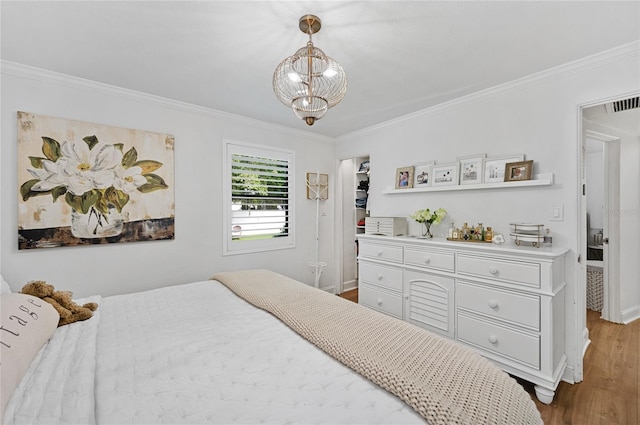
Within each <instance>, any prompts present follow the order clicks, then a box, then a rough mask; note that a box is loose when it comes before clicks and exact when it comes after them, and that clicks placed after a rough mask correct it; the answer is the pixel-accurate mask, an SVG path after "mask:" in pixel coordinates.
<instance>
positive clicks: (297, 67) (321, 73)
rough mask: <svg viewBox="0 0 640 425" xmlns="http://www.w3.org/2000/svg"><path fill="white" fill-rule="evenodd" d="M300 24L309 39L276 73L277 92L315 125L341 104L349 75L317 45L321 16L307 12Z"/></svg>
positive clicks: (307, 121)
mask: <svg viewBox="0 0 640 425" xmlns="http://www.w3.org/2000/svg"><path fill="white" fill-rule="evenodd" d="M298 26H299V27H300V31H302V32H303V33H305V34H308V35H309V41H308V42H307V45H306V46H305V47H302V48H300V49H298V51H297V52H295V53H294V54H293V55H292V56H289V57H288V58H286V59H285V60H283V61H282V62H280V65H278V67H277V68H276V70H275V71H274V73H273V91H274V92H275V94H276V97H277V98H278V99H279V100H280V102H282V103H283V104H284V105H286V106H288V107H290V108H291V109H293V112H294V113H295V114H296V116H297V117H298V118H300V119H303V120H304V121H305V122H306V123H307V125H313V123H314V122H316V121H317V120H319V119H320V118H322V117H324V115H325V114H326V113H327V110H328V109H329V108H332V107H334V106H335V105H337V104H338V103H340V101H341V100H342V98H343V97H344V95H345V93H346V92H347V76H346V75H345V73H344V70H343V69H342V67H341V66H340V64H339V63H338V62H336V61H334V60H333V59H331V58H330V57H329V56H327V55H325V54H324V52H323V51H322V50H320V49H318V48H317V47H315V46H314V45H313V42H312V40H311V36H312V34H315V33H317V32H318V31H320V28H321V26H322V24H321V22H320V19H319V18H318V17H317V16H314V15H305V16H303V17H302V18H300V22H299V25H298Z"/></svg>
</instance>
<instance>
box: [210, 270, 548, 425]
mask: <svg viewBox="0 0 640 425" xmlns="http://www.w3.org/2000/svg"><path fill="white" fill-rule="evenodd" d="M212 279H215V280H218V281H220V282H222V283H223V284H224V285H225V286H227V287H228V288H229V289H231V290H232V291H233V292H234V293H236V294H237V295H238V296H240V297H242V298H244V299H245V300H246V301H248V302H249V303H251V304H253V305H255V306H256V307H258V308H261V309H263V310H266V311H268V312H270V313H271V314H273V315H274V316H276V317H277V318H279V319H280V320H281V321H282V322H284V323H285V324H287V325H288V326H289V327H290V328H291V329H293V330H294V331H296V332H297V333H298V334H300V335H301V336H302V337H304V338H305V339H307V340H308V341H310V342H312V343H313V344H315V345H316V346H317V347H318V348H320V349H322V350H323V351H325V352H326V353H327V354H329V355H331V356H332V357H334V358H335V359H337V360H339V361H340V362H342V363H343V364H345V365H346V366H348V367H350V368H351V369H353V370H355V371H356V372H358V373H359V374H361V375H363V376H364V377H366V378H367V379H369V380H371V381H373V382H375V383H376V384H378V385H379V386H381V387H383V388H384V389H386V390H387V391H389V392H391V393H393V394H395V395H396V396H398V397H399V398H400V399H402V400H403V401H404V402H406V403H407V404H408V405H410V406H411V407H412V408H413V409H415V410H416V411H417V412H418V413H419V414H420V415H422V417H424V418H425V419H426V420H427V421H428V423H429V424H431V425H435V424H469V425H481V424H505V425H515V424H542V419H541V417H540V413H539V412H538V410H537V409H536V406H535V404H534V402H533V400H532V399H531V396H530V395H529V394H528V393H527V392H526V391H525V390H524V389H523V388H522V387H521V386H520V385H519V384H518V383H517V382H516V381H515V380H514V379H513V378H511V377H510V376H509V375H507V374H506V373H504V372H503V371H502V370H500V369H499V368H498V367H496V366H495V365H494V364H492V363H491V362H489V361H488V360H486V359H485V358H483V357H481V356H480V355H478V354H476V353H473V352H472V351H470V350H468V349H466V348H464V347H462V346H460V345H458V344H457V343H455V342H453V341H450V340H448V339H446V338H443V337H440V336H438V335H435V334H433V333H431V332H428V331H426V330H424V329H421V328H419V327H417V326H414V325H412V324H410V323H406V322H403V321H401V320H398V319H394V318H392V317H389V316H387V315H384V314H381V313H378V312H375V311H373V310H370V309H368V308H366V307H363V306H360V305H358V304H356V303H353V302H351V301H347V300H345V299H343V298H340V297H338V296H335V295H332V294H329V293H327V292H325V291H322V290H318V289H316V288H313V287H310V286H307V285H305V284H302V283H300V282H298V281H296V280H293V279H290V278H288V277H286V276H283V275H280V274H277V273H274V272H271V271H266V270H247V271H240V272H228V273H219V274H216V275H215V276H213V278H212Z"/></svg>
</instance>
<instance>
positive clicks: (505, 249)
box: [357, 234, 569, 258]
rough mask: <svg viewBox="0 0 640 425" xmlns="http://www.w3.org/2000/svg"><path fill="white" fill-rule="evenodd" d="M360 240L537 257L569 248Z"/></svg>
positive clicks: (414, 239)
mask: <svg viewBox="0 0 640 425" xmlns="http://www.w3.org/2000/svg"><path fill="white" fill-rule="evenodd" d="M357 237H358V239H359V240H363V241H372V242H374V241H375V242H389V243H401V244H407V245H416V246H423V247H434V248H435V247H437V248H446V249H452V250H457V251H473V252H477V253H482V252H484V253H496V254H516V255H523V254H524V255H528V256H536V257H546V258H556V257H560V256H562V255H564V254H566V253H567V252H568V251H569V249H568V248H564V247H557V246H554V247H540V248H536V247H534V246H530V245H521V246H517V245H515V244H509V242H511V241H508V242H506V243H504V244H501V245H498V244H494V243H481V242H457V241H449V240H447V239H444V238H431V239H423V238H419V237H415V236H382V235H367V234H360V235H357Z"/></svg>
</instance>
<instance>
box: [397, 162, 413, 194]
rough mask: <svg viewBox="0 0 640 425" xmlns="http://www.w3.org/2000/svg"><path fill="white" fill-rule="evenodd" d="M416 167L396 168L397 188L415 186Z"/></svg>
mask: <svg viewBox="0 0 640 425" xmlns="http://www.w3.org/2000/svg"><path fill="white" fill-rule="evenodd" d="M413 174H414V167H413V166H411V167H402V168H398V169H397V170H396V189H410V188H412V187H413Z"/></svg>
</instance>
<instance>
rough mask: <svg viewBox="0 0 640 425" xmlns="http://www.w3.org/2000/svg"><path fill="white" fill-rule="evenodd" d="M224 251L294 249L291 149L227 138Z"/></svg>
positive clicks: (227, 253)
mask: <svg viewBox="0 0 640 425" xmlns="http://www.w3.org/2000/svg"><path fill="white" fill-rule="evenodd" d="M225 152H226V154H225V159H226V160H225V167H224V178H223V182H224V198H225V202H224V209H225V211H224V223H225V231H224V254H225V255H229V254H241V253H248V252H257V251H266V250H273V249H284V248H293V247H294V246H295V238H294V218H293V214H292V212H293V211H294V208H293V196H292V195H293V193H294V187H293V178H292V176H293V175H294V172H293V158H294V155H293V152H291V151H287V150H282V149H276V148H272V147H267V146H258V145H250V144H246V143H241V142H232V141H225Z"/></svg>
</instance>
